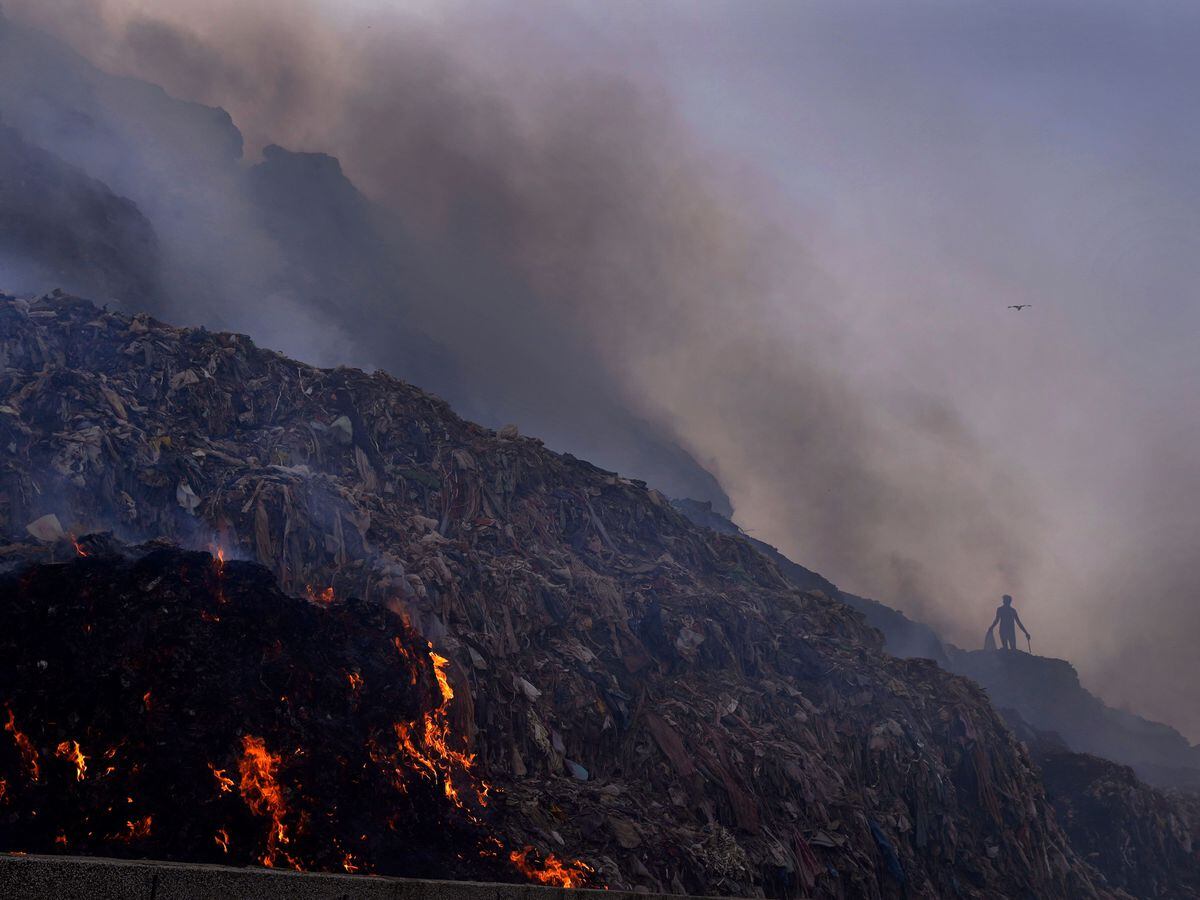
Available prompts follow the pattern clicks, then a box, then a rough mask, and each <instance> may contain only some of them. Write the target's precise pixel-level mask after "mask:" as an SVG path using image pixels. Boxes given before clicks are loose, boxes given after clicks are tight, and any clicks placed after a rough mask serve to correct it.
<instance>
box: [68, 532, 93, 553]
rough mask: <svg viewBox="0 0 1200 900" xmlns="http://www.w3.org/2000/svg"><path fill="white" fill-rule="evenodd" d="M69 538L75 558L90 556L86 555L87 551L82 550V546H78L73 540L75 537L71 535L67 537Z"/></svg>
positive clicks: (77, 542)
mask: <svg viewBox="0 0 1200 900" xmlns="http://www.w3.org/2000/svg"><path fill="white" fill-rule="evenodd" d="M69 537H70V538H71V546H72V547H74V548H75V555H76V556H80V557H83V556H91V554H90V553H88V552H87V550H85V549H84V547H83V545H82V544H80V543H79V541H77V540H76V539H75V535H73V534H72V535H69Z"/></svg>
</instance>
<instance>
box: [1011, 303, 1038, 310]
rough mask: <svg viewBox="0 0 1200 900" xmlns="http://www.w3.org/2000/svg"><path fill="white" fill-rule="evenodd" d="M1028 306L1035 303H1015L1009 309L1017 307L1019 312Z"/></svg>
mask: <svg viewBox="0 0 1200 900" xmlns="http://www.w3.org/2000/svg"><path fill="white" fill-rule="evenodd" d="M1027 306H1033V304H1032V303H1014V304H1013V305H1012V306H1010V307H1009V309H1015V310H1016V311H1017V312H1020V311H1021V310H1023V309H1025V307H1027Z"/></svg>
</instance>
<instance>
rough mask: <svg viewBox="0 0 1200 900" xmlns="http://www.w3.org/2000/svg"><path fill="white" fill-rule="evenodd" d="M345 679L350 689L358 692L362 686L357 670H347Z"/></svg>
mask: <svg viewBox="0 0 1200 900" xmlns="http://www.w3.org/2000/svg"><path fill="white" fill-rule="evenodd" d="M346 680H347V681H349V682H350V690H352V691H354V693H356V694H357V693H358V692H359V691H360V690H361V689H362V686H363V677H362V675H360V674H359V673H358V672H347V673H346Z"/></svg>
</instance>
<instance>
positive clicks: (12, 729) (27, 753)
mask: <svg viewBox="0 0 1200 900" xmlns="http://www.w3.org/2000/svg"><path fill="white" fill-rule="evenodd" d="M5 708H6V709H7V710H8V721H7V722H6V723H5V724H4V730H5V731H7V732H8V733H9V734H11V735H12V736H13V740H14V741H16V742H17V749H18V750H19V751H21V761H22V762H23V763H25V767H26V768H27V769H29V775H30V777H31V778H32V779H33V780H34V781H37V780H38V779H40V778H41V775H42V770H41V768H40V767H39V766H38V754H37V750H35V749H34V747H33V743H32V742H31V741H30V740H29V738H28V737H26V736H25V735H24V734H23V733H22V732H20V731H18V730H17V720H16V717H15V716H14V715H13V711H12V707H5Z"/></svg>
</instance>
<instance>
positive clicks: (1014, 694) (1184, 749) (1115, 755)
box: [948, 648, 1200, 790]
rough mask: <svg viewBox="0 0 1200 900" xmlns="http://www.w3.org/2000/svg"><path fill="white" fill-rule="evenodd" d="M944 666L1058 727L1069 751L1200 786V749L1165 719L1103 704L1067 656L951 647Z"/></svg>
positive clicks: (997, 700)
mask: <svg viewBox="0 0 1200 900" xmlns="http://www.w3.org/2000/svg"><path fill="white" fill-rule="evenodd" d="M948 667H949V668H950V669H952V670H953V671H955V672H958V673H959V674H961V675H966V676H967V677H968V678H971V679H973V680H975V681H977V682H979V684H981V685H983V687H984V688H985V689H986V690H987V692H988V695H989V696H990V697H991V698H992V702H993V703H994V704H995V705H996V706H997V707H1000V708H1006V709H1014V710H1016V711H1017V712H1019V713H1020V714H1021V717H1022V718H1023V719H1025V721H1027V722H1028V723H1029V724H1030V725H1032V726H1034V727H1035V728H1039V729H1041V730H1043V731H1053V732H1056V733H1057V734H1058V735H1060V736H1061V737H1062V738H1063V740H1065V741H1066V743H1067V744H1068V745H1069V746H1070V747H1071V749H1072V750H1075V751H1077V752H1081V753H1090V754H1094V755H1096V756H1102V757H1105V758H1107V759H1112V760H1115V761H1116V762H1118V763H1121V764H1123V765H1128V766H1132V767H1133V769H1134V770H1135V771H1136V772H1137V774H1138V776H1139V777H1141V778H1142V779H1143V780H1145V781H1147V782H1149V783H1150V784H1153V785H1155V786H1158V787H1164V788H1170V787H1182V788H1190V789H1192V790H1196V789H1200V747H1196V746H1194V745H1192V744H1190V743H1188V740H1187V738H1185V737H1184V736H1183V735H1182V734H1180V733H1179V732H1178V731H1176V730H1175V729H1174V728H1171V727H1170V726H1169V725H1164V724H1162V723H1161V722H1152V721H1150V720H1148V719H1144V718H1142V717H1141V716H1138V715H1135V714H1133V713H1130V712H1125V711H1123V710H1118V709H1113V708H1112V707H1110V706H1108V705H1106V704H1105V703H1104V702H1103V701H1102V700H1101V699H1100V698H1099V697H1097V696H1096V695H1095V694H1092V693H1091V692H1090V691H1088V690H1087V689H1086V688H1084V686H1083V685H1082V684H1081V683H1080V681H1079V674H1078V673H1077V672H1076V671H1075V668H1074V667H1073V666H1072V665H1071V664H1070V663H1069V662H1067V661H1066V660H1062V659H1051V658H1048V657H1043V656H1032V655H1030V654H1028V653H997V652H989V651H985V650H970V651H968V650H959V649H957V648H954V649H953V650H952V651H951V654H950V663H949V666H948Z"/></svg>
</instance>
